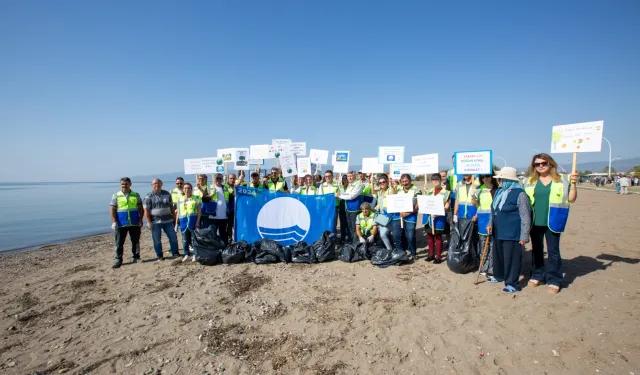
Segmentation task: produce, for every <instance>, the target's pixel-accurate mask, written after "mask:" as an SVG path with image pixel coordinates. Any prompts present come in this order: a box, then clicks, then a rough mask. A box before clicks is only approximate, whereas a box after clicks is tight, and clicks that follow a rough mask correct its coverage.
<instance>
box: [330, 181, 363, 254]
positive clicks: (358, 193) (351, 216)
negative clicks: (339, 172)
mask: <svg viewBox="0 0 640 375" xmlns="http://www.w3.org/2000/svg"><path fill="white" fill-rule="evenodd" d="M347 181H348V182H349V185H347V188H346V189H345V191H344V192H343V193H342V194H339V193H336V198H340V199H341V200H343V201H344V202H345V210H346V216H347V240H348V241H349V243H353V241H354V240H355V238H356V237H355V230H356V218H357V217H358V215H359V214H360V204H362V184H361V183H359V182H358V181H356V173H355V172H354V171H351V172H349V173H348V174H347ZM340 226H342V221H340Z"/></svg>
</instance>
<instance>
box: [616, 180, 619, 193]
mask: <svg viewBox="0 0 640 375" xmlns="http://www.w3.org/2000/svg"><path fill="white" fill-rule="evenodd" d="M616 193H618V194H620V183H619V182H616Z"/></svg>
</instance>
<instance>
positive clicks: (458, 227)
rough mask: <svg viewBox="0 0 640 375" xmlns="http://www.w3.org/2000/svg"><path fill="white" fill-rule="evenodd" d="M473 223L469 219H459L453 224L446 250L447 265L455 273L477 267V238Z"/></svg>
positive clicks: (470, 270)
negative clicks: (447, 249)
mask: <svg viewBox="0 0 640 375" xmlns="http://www.w3.org/2000/svg"><path fill="white" fill-rule="evenodd" d="M474 228H475V223H474V222H473V221H472V220H470V219H459V220H458V223H457V224H455V225H454V226H453V234H452V235H451V240H450V242H449V251H448V252H447V266H448V267H449V269H450V270H451V271H452V272H455V273H469V272H472V271H474V270H476V269H477V267H478V263H479V259H477V258H478V256H477V253H478V251H477V247H478V240H477V238H476V231H475V230H474Z"/></svg>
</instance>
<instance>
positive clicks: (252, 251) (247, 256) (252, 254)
mask: <svg viewBox="0 0 640 375" xmlns="http://www.w3.org/2000/svg"><path fill="white" fill-rule="evenodd" d="M259 250H260V242H254V243H252V244H250V245H248V246H247V248H246V249H245V253H244V260H245V261H247V262H253V260H254V259H256V255H257V254H258V251H259Z"/></svg>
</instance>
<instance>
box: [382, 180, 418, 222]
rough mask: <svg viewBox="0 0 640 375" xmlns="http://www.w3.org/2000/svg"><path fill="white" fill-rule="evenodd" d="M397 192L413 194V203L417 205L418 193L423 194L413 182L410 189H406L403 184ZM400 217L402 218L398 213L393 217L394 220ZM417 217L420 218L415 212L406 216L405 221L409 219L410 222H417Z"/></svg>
mask: <svg viewBox="0 0 640 375" xmlns="http://www.w3.org/2000/svg"><path fill="white" fill-rule="evenodd" d="M396 194H409V195H411V197H412V198H413V204H414V205H415V204H416V199H418V198H416V197H417V196H418V195H420V194H422V192H421V191H420V189H418V188H417V187H416V186H415V185H413V184H411V186H409V191H404V188H403V187H402V186H400V188H399V189H398V191H397V192H396ZM385 204H386V203H385ZM400 218H401V217H400V214H397V216H395V217H394V218H393V220H400ZM417 218H418V214H417V213H415V212H414V213H412V214H411V215H409V216H407V217H405V218H404V221H407V222H409V223H415V222H416V219H417Z"/></svg>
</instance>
